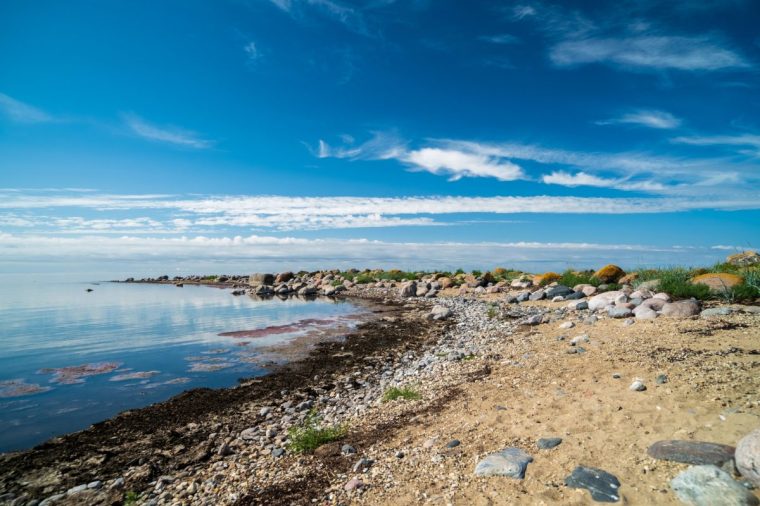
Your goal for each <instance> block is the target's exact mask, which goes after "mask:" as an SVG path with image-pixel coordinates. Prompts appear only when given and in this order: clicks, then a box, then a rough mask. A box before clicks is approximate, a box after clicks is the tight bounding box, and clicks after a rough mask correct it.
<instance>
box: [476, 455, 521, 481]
mask: <svg viewBox="0 0 760 506" xmlns="http://www.w3.org/2000/svg"><path fill="white" fill-rule="evenodd" d="M531 462H533V457H531V456H530V455H528V454H527V453H525V452H524V451H522V450H521V449H519V448H514V447H510V448H505V449H504V450H502V451H500V452H497V453H492V454H490V455H488V456H487V457H486V458H484V459H483V460H481V461H480V462H478V465H477V466H475V476H508V477H510V478H515V479H518V480H522V479H523V478H525V471H526V469H527V468H528V464H529V463H531Z"/></svg>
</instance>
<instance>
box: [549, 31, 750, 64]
mask: <svg viewBox="0 0 760 506" xmlns="http://www.w3.org/2000/svg"><path fill="white" fill-rule="evenodd" d="M549 58H550V59H551V61H552V62H553V63H554V64H555V65H557V66H560V67H564V66H577V65H586V64H591V63H604V64H609V65H614V66H619V67H625V68H632V69H649V70H651V69H675V70H693V71H710V70H729V69H746V68H749V67H750V66H751V65H750V64H749V63H748V62H747V61H746V60H745V59H744V58H743V57H742V56H740V55H739V54H738V53H736V52H734V51H732V50H730V49H728V48H726V47H723V46H721V45H720V44H718V43H717V42H716V41H714V40H713V39H711V38H709V37H706V36H701V37H684V36H669V35H641V36H632V37H624V38H601V37H598V38H597V37H591V38H586V39H581V40H565V41H562V42H560V43H558V44H557V45H555V46H554V47H553V48H552V49H551V51H550V52H549Z"/></svg>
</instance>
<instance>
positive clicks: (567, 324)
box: [559, 322, 575, 329]
mask: <svg viewBox="0 0 760 506" xmlns="http://www.w3.org/2000/svg"><path fill="white" fill-rule="evenodd" d="M573 327H575V323H573V322H565V323H563V324H562V325H560V326H559V328H561V329H571V328H573Z"/></svg>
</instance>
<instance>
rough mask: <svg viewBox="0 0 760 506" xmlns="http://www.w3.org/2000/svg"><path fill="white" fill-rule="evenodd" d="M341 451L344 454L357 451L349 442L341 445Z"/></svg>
mask: <svg viewBox="0 0 760 506" xmlns="http://www.w3.org/2000/svg"><path fill="white" fill-rule="evenodd" d="M340 453H342V454H343V455H351V454H352V453H356V448H354V447H353V446H351V445H349V444H344V445H343V446H341V447H340Z"/></svg>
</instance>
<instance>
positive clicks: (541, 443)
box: [536, 437, 562, 450]
mask: <svg viewBox="0 0 760 506" xmlns="http://www.w3.org/2000/svg"><path fill="white" fill-rule="evenodd" d="M561 443H562V438H561V437H547V438H541V439H539V440H538V442H537V443H536V445H537V446H538V447H539V449H541V450H549V449H551V448H554V447H556V446H559V445H560V444H561Z"/></svg>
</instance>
